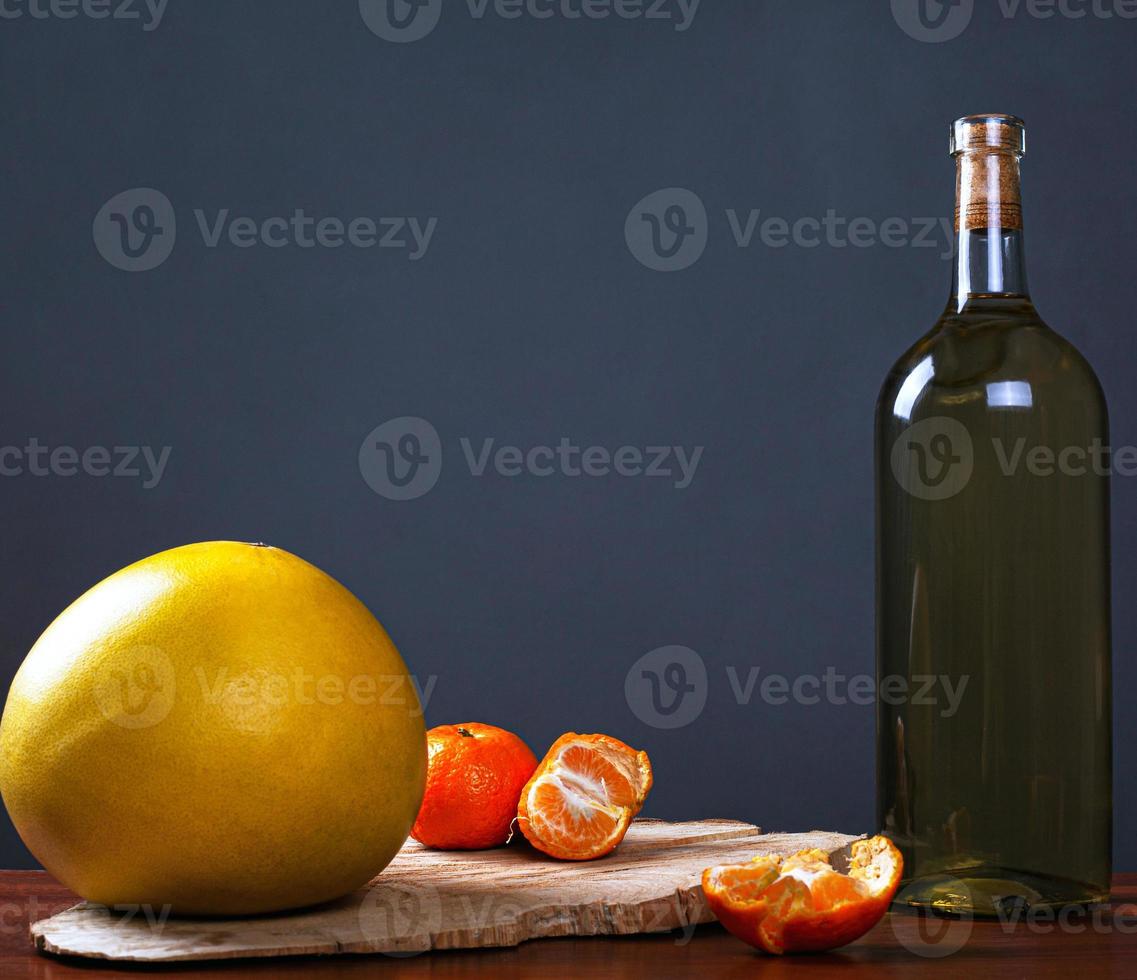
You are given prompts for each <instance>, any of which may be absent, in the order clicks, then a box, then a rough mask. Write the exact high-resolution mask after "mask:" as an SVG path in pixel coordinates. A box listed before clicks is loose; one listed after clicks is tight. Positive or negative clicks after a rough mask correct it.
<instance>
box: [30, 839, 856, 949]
mask: <svg viewBox="0 0 1137 980" xmlns="http://www.w3.org/2000/svg"><path fill="white" fill-rule="evenodd" d="M853 839H854V838H852V837H848V836H846V835H843V834H834V833H826V832H821V831H817V832H813V833H808V834H763V833H762V832H761V831H760V830H759V829H758V828H757V827H753V826H751V825H749V824H743V823H736V822H734V821H727V820H709V821H699V822H693V823H681V824H669V823H663V822H660V821H651V820H644V821H636V823H635V824H634V825H633V826H632V828H631V830H630V831H629V833H628V836H627V837H626V838H625V840H624V842H623V843H622V844H621V845H620V847H619V848H618V849H617V850H616V852H615V853H613V854H611V855H609V856H608V857H606V858H602V859H601V860H599V861H589V862H581V863H577V862H562V861H553V860H551V859H549V858H547V857H545V856H544V855H541V854H539V853H538V852H536V851H534V850H533V849H532V848H530V847H529V846H528V845H525V844H515V845H511V846H510V847H507V848H500V849H498V850H494V851H478V852H465V853H463V852H443V851H431V850H427V849H426V848H424V847H422V846H421V845H419V844H417V843H415V842H414V841H409V842H408V843H407V845H406V846H405V847H404V848H403V850H402V851H401V852H400V853H399V855H398V856H397V857H396V858H395V860H394V861H393V862H392V863H391V865H390V867H388V868H387V870H386V871H384V873H383V874H382V875H380V876H379V877H378V878H376V879H375V881H373V882H372V883H371V885H370V886H369V887H368V888H367V889H364V890H362V891H359V892H356V893H355V894H353V895H350V896H347V897H346V898H344V899H341V900H340V901H338V902H334V903H331V904H328V905H324V906H320V907H318V908H315V909H309V910H306V911H303V912H298V913H287V914H282V915H274V916H261V917H256V918H246V919H224V920H221V919H218V920H203V919H174V918H168V917H166V916H164V915H162V911H161V910H153V909H145V908H144V909H133V908H126V909H106V908H102V907H97V906H91V905H87V904H81V905H77V906H75V907H74V908H72V909H69V910H67V911H64V912H61V913H59V914H57V915H53V916H52V917H51V918H48V919H45V920H42V921H39V922H36V923H35V924H34V925H33V926H32V928H31V933H32V937H33V939H34V941H35V944H36V946H37V947H38V948H39V949H41V950H43V951H45V952H49V953H54V954H59V955H68V956H82V957H89V958H97V959H109V960H117V961H123V962H136V963H137V962H147V963H170V962H181V961H189V960H215V959H228V958H235V957H266V956H270V957H275V956H297V955H312V954H323V955H332V954H339V953H387V954H396V955H399V954H401V955H413V954H415V953H421V952H425V951H427V950H432V949H467V948H482V947H502V946H516V945H518V944H519V943H522V942H525V941H526V940H530V939H540V938H545V937H552V936H600V935H633V934H639V933H657V932H666V931H670V930H674V929H690V928H693V927H694V926H696V925H698V924H700V923H706V922H710V921H712V920H713V916H712V915H711V913H710V911H709V910H708V909H707V908H706V906H705V903H704V901H703V896H702V889H701V888H700V886H699V881H700V877H701V875H702V872H703V869H704V868H706V867H707V866H709V865H711V864H717V863H723V862H727V863H730V862H737V861H745V860H749V859H750V858H751V857H753V856H754V854H756V853H759V852H763V851H767V852H777V853H782V854H789V853H792V852H793V851H796V850H799V849H803V848H810V847H819V848H821V849H823V850H825V851H829V852H833V851H839V850H841V849H842V848H844V847H845V846H847V845H848V844H849V843H850V842H851V841H852V840H853Z"/></svg>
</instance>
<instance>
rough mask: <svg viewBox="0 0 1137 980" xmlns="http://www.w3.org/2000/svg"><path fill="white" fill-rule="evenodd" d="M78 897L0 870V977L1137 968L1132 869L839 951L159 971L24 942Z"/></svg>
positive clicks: (607, 944) (427, 958)
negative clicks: (1107, 885)
mask: <svg viewBox="0 0 1137 980" xmlns="http://www.w3.org/2000/svg"><path fill="white" fill-rule="evenodd" d="M75 901H76V898H75V896H74V895H73V894H71V893H70V892H68V891H67V890H66V889H65V888H62V887H61V886H60V885H58V884H57V883H56V882H55V881H54V880H52V879H51V878H50V877H48V876H47V875H46V874H44V873H43V872H39V871H3V872H0V977H3V978H5V980H7V978H22V977H43V978H58V977H70V978H81V977H104V976H106V977H139V976H147V975H155V974H165V975H170V976H176V977H179V978H186V977H198V976H205V975H207V974H208V975H221V976H228V977H233V978H236V977H244V976H255V977H262V978H264V980H269V978H275V977H297V978H300V977H309V976H353V977H376V976H378V977H404V976H406V977H425V976H436V977H466V976H485V977H494V978H498V977H501V978H511V977H534V976H539V977H550V978H560V977H563V978H566V980H568V978H572V980H577V978H582V977H628V978H636V980H639V978H641V977H672V976H683V975H687V974H690V975H693V976H699V977H701V978H702V980H718V978H720V977H732V978H733V977H739V978H743V977H745V978H751V977H763V978H777V977H788V976H793V977H795V978H798V977H817V976H840V977H841V978H845V980H855V978H857V977H862V976H863V977H890V976H906V975H909V974H912V975H916V974H919V975H924V974H928V973H931V974H939V975H942V976H959V975H961V974H964V975H967V976H970V977H974V978H975V980H988V978H990V977H1037V976H1043V977H1078V976H1080V977H1085V978H1091V977H1092V978H1097V977H1137V874H1125V875H1119V876H1117V878H1116V879H1115V887H1114V906H1113V910H1112V913H1108V912H1101V913H1098V914H1096V915H1093V916H1091V915H1089V914H1085V915H1083V917H1082V918H1078V919H1075V918H1070V919H1069V920H1068V921H1067V922H1065V923H1064V924H1059V923H1057V922H1049V921H1044V920H1041V919H1040V920H1036V921H1022V922H1019V923H1018V924H1017V925H1015V924H1011V923H999V922H978V921H976V922H967V921H961V920H949V919H923V918H920V917H918V916H912V915H908V914H907V913H903V912H897V913H894V914H891V915H889V916H888V917H886V919H885V920H884V921H883V922H882V923H880V925H878V926H877V927H876V928H875V929H874V930H873V931H872V932H871V933H869V934H868V935H867V936H866V937H865V938H864V939H862V940H860V941H859V942H857V943H854V944H853V945H852V946H847V947H845V948H844V949H843V950H840V951H839V952H836V953H828V954H824V955H810V956H794V957H784V958H777V957H767V956H762V955H760V954H758V953H755V952H754V951H752V950H751V949H750V947H748V946H744V945H743V944H742V943H740V942H738V941H737V940H736V939H734V938H732V937H731V936H730V935H728V934H727V933H726V932H724V931H723V930H722V929H721V928H719V927H718V926H703V927H701V928H699V929H697V930H694V934H693V935H690V936H682V935H679V934H672V935H664V936H644V937H636V938H601V939H545V940H540V941H537V942H531V943H526V944H524V945H522V946H520V947H518V948H517V949H506V950H482V951H479V952H470V953H465V952H441V953H429V954H423V955H420V956H414V957H409V958H393V957H387V956H350V957H329V958H323V959H320V958H296V959H287V960H280V959H275V960H263V961H262V960H238V961H233V960H230V961H226V962H224V963H219V964H216V965H209V966H204V965H200V964H190V965H185V966H171V967H165V968H149V967H148V968H142V967H129V966H128V967H125V968H115V967H113V966H107V967H103V966H100V965H99V964H97V963H94V962H92V961H90V960H61V959H57V958H55V957H50V956H46V955H44V954H41V953H37V952H36V951H35V950H34V949H33V948H32V945H31V942H30V940H29V939H28V925H29V923H30V922H31V921H34V920H36V919H42V918H45V917H46V916H49V915H53V914H54V913H56V912H59V911H62V910H63V909H65V908H68V907H69V906H71V905H73V904H74V903H75Z"/></svg>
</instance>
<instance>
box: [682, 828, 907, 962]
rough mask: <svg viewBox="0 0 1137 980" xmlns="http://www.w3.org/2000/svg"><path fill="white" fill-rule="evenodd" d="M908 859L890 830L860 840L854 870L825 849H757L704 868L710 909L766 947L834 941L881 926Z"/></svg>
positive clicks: (791, 949)
mask: <svg viewBox="0 0 1137 980" xmlns="http://www.w3.org/2000/svg"><path fill="white" fill-rule="evenodd" d="M903 868H904V859H903V858H902V857H901V856H900V852H899V851H898V850H897V849H896V848H895V847H894V846H893V844H892V842H891V841H890V840H888V839H887V838H886V837H873V838H871V839H870V840H861V841H856V842H855V843H854V844H853V846H852V856H851V858H850V861H849V873H848V874H841V873H839V872H838V871H836V870H835V869H834V868H833V867H832V866H831V865H830V863H829V857H828V856H827V855H826V853H825V852H824V851H819V850H811V851H799V852H798V853H797V854H793V855H791V856H790V857H787V858H782V857H779V856H778V855H776V854H765V855H759V856H758V857H756V858H754V860H752V861H750V862H749V863H748V864H724V865H719V866H718V867H714V868H707V870H706V871H704V872H703V894H705V895H706V896H707V902H708V903H709V904H710V907H711V911H712V912H714V914H715V917H716V918H717V919H718V920H719V922H721V923H722V924H723V925H724V926H726V928H727V929H728V930H729V931H730V932H731V933H732V934H733V935H735V936H737V937H738V938H739V939H741V940H742V941H743V942H747V943H749V944H750V945H751V946H754V947H756V948H757V949H761V950H764V951H765V952H767V953H797V952H809V951H819V950H825V949H836V948H837V947H838V946H844V945H846V944H847V943H851V942H853V941H854V940H856V939H860V937H861V936H863V935H864V934H865V933H866V932H868V931H869V930H870V929H871V928H872V927H873V926H875V925H876V924H877V923H878V922H879V921H880V920H881V918H882V917H883V916H884V913H885V912H886V911H887V910H888V905H889V903H890V902H891V901H892V898H893V896H894V895H895V894H896V889H897V888H898V887H899V885H900V875H901V872H902V871H903Z"/></svg>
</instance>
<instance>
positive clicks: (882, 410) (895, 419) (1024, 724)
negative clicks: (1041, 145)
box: [876, 115, 1112, 916]
mask: <svg viewBox="0 0 1137 980" xmlns="http://www.w3.org/2000/svg"><path fill="white" fill-rule="evenodd" d="M951 151H952V155H953V156H954V157H955V160H956V165H957V203H956V229H957V235H956V260H955V269H954V275H953V285H952V292H951V297H950V299H949V302H948V306H947V309H946V310H945V312H944V314H943V316H942V317H941V318H940V320H939V322H938V323H937V324H936V325H935V327H933V328H932V330H931V331H930V332H929V333H928V334H927V335H926V336H924V337H923V338H922V339H921V340H919V341H918V342H917V343H916V344H915V345H914V346H913V347H912V348H911V349H910V350H909V351H908V352H907V353H906V354H904V356H903V357H901V358H900V360H899V361H898V362H897V364H896V366H895V367H894V368H893V369H892V372H891V373H890V374H889V375H888V378H887V379H886V380H885V383H884V386H883V388H882V390H881V394H880V399H879V402H878V404H877V416H876V457H877V462H876V470H877V477H876V478H877V670H878V716H877V806H878V818H879V820H880V824H881V827H882V828H883V831H884V832H885V833H887V834H888V835H889V836H890V837H891V838H892V839H893V840H894V841H895V842H896V843H897V845H898V846H899V847H900V848H901V849H902V851H903V853H904V859H905V884H904V887H903V888H902V891H901V893H900V896H899V897H898V900H899V901H902V902H905V903H907V904H909V905H912V906H916V907H920V908H924V909H927V910H933V911H934V910H938V911H945V912H949V913H951V912H955V913H969V914H976V915H1000V916H1001V915H1004V914H1005V913H1007V912H1008V911H1009V910H1011V909H1014V908H1018V909H1022V908H1024V907H1027V906H1042V907H1060V906H1065V905H1068V904H1076V905H1087V904H1093V903H1096V902H1100V901H1105V900H1107V899H1108V896H1109V885H1110V870H1111V835H1112V830H1111V820H1112V817H1111V792H1112V787H1111V721H1110V711H1111V706H1110V600H1109V470H1110V460H1109V450H1108V445H1109V442H1108V431H1107V429H1108V420H1107V412H1106V405H1105V399H1104V397H1103V395H1102V390H1101V386H1100V385H1099V383H1098V380H1097V378H1096V377H1095V375H1094V373H1093V371H1092V369H1091V368H1090V366H1089V365H1088V364H1087V363H1086V361H1085V359H1084V358H1083V357H1082V356H1081V355H1080V354H1079V353H1078V352H1077V351H1076V350H1075V349H1074V347H1073V346H1072V345H1071V344H1070V343H1068V342H1067V341H1066V340H1064V339H1063V338H1062V337H1060V336H1059V335H1058V334H1057V333H1055V332H1054V331H1053V330H1051V329H1050V328H1049V327H1047V326H1046V324H1044V323H1043V322H1042V320H1041V319H1040V317H1039V315H1038V313H1037V312H1036V311H1035V308H1034V305H1033V303H1032V302H1031V300H1030V296H1029V293H1028V290H1027V282H1026V269H1025V264H1024V257H1023V231H1022V228H1023V224H1022V204H1021V195H1020V180H1019V178H1020V160H1021V158H1022V156H1023V155H1024V154H1025V151H1026V137H1025V129H1024V126H1023V123H1022V121H1021V120H1019V119H1017V118H1015V117H1014V116H1005V115H983V116H969V117H966V118H964V119H961V120H959V121H958V122H956V123H955V124H954V126H953V128H952V147H951Z"/></svg>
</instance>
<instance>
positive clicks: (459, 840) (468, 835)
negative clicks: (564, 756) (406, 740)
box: [411, 722, 537, 851]
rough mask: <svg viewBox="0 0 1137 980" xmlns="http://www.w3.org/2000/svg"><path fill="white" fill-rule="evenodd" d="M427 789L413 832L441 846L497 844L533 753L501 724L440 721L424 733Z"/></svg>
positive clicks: (510, 820)
mask: <svg viewBox="0 0 1137 980" xmlns="http://www.w3.org/2000/svg"><path fill="white" fill-rule="evenodd" d="M426 749H427V757H428V760H429V761H428V762H427V769H426V793H425V795H424V796H423V800H422V809H421V810H419V814H418V819H417V820H415V825H414V827H413V828H412V829H411V836H412V837H413V838H414V839H415V840H417V841H419V842H420V843H422V844H425V845H426V846H427V847H435V848H438V849H439V850H443V851H460V850H479V849H481V848H486V847H498V846H500V845H501V844H504V843H505V842H506V841H507V840H509V828H510V824H512V823H513V818H514V817H515V816H516V815H517V798H518V797H519V796H520V795H521V788H522V787H523V786H524V785H525V783H526V782H527V781H528V780H529V777H530V776H532V775H533V770H534V769H536V768H537V757H536V756H535V755H534V754H533V753H532V751H531V750H530V748H529V746H528V745H526V744H525V743H524V742H523V741H521V739H520V738H518V737H517V736H516V735H514V734H513V732H507V731H506V730H505V729H504V728H495V727H494V726H493V725H479V724H478V723H477V722H469V723H467V724H465V725H439V726H438V727H437V728H432V729H431V730H430V731H429V732H427V733H426Z"/></svg>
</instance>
